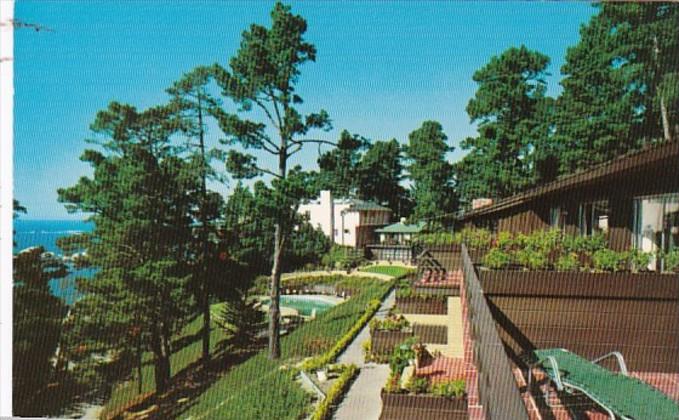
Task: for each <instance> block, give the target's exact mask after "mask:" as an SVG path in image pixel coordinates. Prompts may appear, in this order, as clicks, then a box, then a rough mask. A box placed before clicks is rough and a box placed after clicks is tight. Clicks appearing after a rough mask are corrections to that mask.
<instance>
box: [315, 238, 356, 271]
mask: <svg viewBox="0 0 679 420" xmlns="http://www.w3.org/2000/svg"><path fill="white" fill-rule="evenodd" d="M366 262H367V260H366V258H365V257H364V256H363V255H362V254H360V253H357V252H356V250H355V249H354V248H352V247H349V246H342V245H337V244H335V245H333V246H332V247H331V248H330V250H329V251H328V252H327V253H326V254H325V255H323V257H321V264H322V265H323V266H324V267H327V268H328V269H331V270H332V269H337V270H351V269H354V268H357V267H360V266H361V265H364V264H365V263H366Z"/></svg>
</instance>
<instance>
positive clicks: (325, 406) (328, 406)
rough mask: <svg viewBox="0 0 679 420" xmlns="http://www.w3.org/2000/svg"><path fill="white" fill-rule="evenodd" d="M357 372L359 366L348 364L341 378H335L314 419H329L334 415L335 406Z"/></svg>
mask: <svg viewBox="0 0 679 420" xmlns="http://www.w3.org/2000/svg"><path fill="white" fill-rule="evenodd" d="M357 374H358V368H357V367H356V365H353V364H351V365H349V366H347V367H346V368H345V369H344V370H343V372H342V374H340V376H339V378H337V380H335V382H334V383H333V384H332V386H331V387H330V390H329V391H328V394H327V395H326V396H325V399H324V400H323V401H321V403H320V404H319V405H318V407H317V408H316V411H315V412H314V414H313V416H311V418H312V420H327V419H329V418H331V417H332V410H333V407H334V406H335V405H336V404H337V403H338V402H339V400H340V399H341V398H342V396H343V395H344V394H345V393H346V392H347V390H348V389H349V386H350V385H351V381H352V380H353V379H354V378H355V377H356V375H357Z"/></svg>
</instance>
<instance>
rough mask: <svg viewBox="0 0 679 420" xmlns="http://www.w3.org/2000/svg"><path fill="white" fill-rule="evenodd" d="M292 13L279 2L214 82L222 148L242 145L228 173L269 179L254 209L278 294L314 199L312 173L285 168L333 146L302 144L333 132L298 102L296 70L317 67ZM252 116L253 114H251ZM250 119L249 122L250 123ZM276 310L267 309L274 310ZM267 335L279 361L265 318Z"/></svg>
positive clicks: (273, 320) (324, 117)
mask: <svg viewBox="0 0 679 420" xmlns="http://www.w3.org/2000/svg"><path fill="white" fill-rule="evenodd" d="M290 10H291V8H290V6H287V5H284V4H282V3H281V2H276V3H275V4H274V6H273V9H272V11H271V27H269V28H267V27H264V26H261V25H257V24H252V25H250V28H249V29H247V30H245V31H244V32H243V34H242V39H241V43H240V48H239V49H238V51H237V52H236V54H235V55H234V56H233V57H232V58H231V59H230V60H229V68H228V69H227V68H224V67H222V66H221V65H219V64H215V65H214V66H213V67H212V69H211V72H212V75H213V78H214V80H215V81H216V83H217V85H218V86H219V87H220V88H221V90H222V94H223V96H225V97H226V98H228V99H230V100H231V101H232V102H233V103H234V105H235V108H236V110H237V111H236V112H235V113H229V112H227V111H225V109H224V108H222V107H214V108H213V109H212V110H211V113H212V115H213V116H215V118H216V119H217V122H218V124H219V127H220V129H221V131H222V132H223V133H224V134H225V136H226V138H225V139H224V143H225V144H227V145H239V146H241V147H242V149H244V150H243V152H240V151H235V150H233V149H232V150H230V151H229V159H228V160H227V169H228V170H229V171H230V172H231V173H232V174H233V175H234V176H235V177H237V178H243V177H253V176H259V175H263V174H268V175H271V176H272V177H273V178H272V180H271V185H270V188H264V185H263V183H262V184H260V185H261V186H262V187H261V188H262V190H263V191H262V192H263V198H264V199H263V200H261V201H260V200H258V201H260V202H259V204H260V205H262V206H263V207H264V208H266V209H267V213H268V214H269V215H270V216H271V217H272V218H273V221H274V229H273V231H272V232H273V249H274V251H273V253H271V254H266V255H272V256H273V258H272V259H273V261H272V287H274V288H276V287H279V280H280V274H281V273H282V269H283V267H282V264H283V262H284V261H285V255H284V254H285V252H286V249H287V247H288V246H289V242H290V240H289V239H290V235H291V232H293V231H294V226H296V222H297V221H298V219H299V217H298V215H297V214H296V209H297V208H298V206H299V204H300V202H301V201H302V200H303V199H306V198H311V197H312V196H313V195H315V192H316V191H315V188H314V182H312V181H313V180H312V176H311V174H309V173H307V172H304V171H302V169H301V167H300V166H299V165H297V166H295V167H292V168H289V167H288V163H289V160H290V159H291V158H292V157H293V156H294V155H295V154H297V153H299V152H301V151H302V150H303V149H304V146H305V145H306V144H309V143H312V144H313V143H315V144H317V145H320V144H331V145H334V144H333V143H331V142H328V141H323V140H318V139H317V138H310V137H307V135H308V133H309V132H310V131H314V130H324V131H328V130H330V129H331V128H332V125H331V124H330V117H329V115H328V113H327V112H326V111H325V110H319V111H317V112H311V113H309V114H306V115H302V114H301V113H300V109H299V108H300V107H299V106H300V104H301V103H302V102H303V99H302V98H301V97H300V96H299V95H298V94H297V92H296V86H297V82H298V80H299V76H300V73H301V72H300V68H301V66H302V65H303V64H304V63H306V62H309V61H315V60H316V48H315V47H314V45H313V44H311V43H309V42H307V41H306V40H305V38H304V35H305V33H306V30H307V23H306V21H305V20H304V18H303V17H302V16H299V15H295V14H293V13H291V11H290ZM255 109H256V113H252V111H253V110H255ZM247 116H254V119H248V118H247ZM250 150H257V151H260V152H264V153H266V154H268V155H269V156H270V157H272V158H273V160H274V162H276V163H277V165H276V166H275V169H273V170H272V169H269V168H267V167H265V166H262V165H261V164H260V163H259V162H258V160H257V157H256V156H255V155H253V154H251V153H249V151H250ZM276 307H277V305H272V308H276ZM269 322H270V327H271V330H272V335H271V337H270V340H269V347H270V352H271V355H272V357H279V356H280V338H279V334H278V330H279V328H280V326H279V324H278V318H277V317H276V316H271V317H270V318H269Z"/></svg>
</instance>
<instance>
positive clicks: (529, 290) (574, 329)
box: [479, 271, 679, 373]
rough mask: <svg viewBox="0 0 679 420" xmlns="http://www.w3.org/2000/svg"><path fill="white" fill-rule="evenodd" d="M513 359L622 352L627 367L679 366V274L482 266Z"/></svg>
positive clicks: (674, 368) (659, 368)
mask: <svg viewBox="0 0 679 420" xmlns="http://www.w3.org/2000/svg"><path fill="white" fill-rule="evenodd" d="M479 278H480V281H481V285H482V288H483V291H484V294H485V296H486V300H487V302H488V305H489V307H490V309H491V312H492V315H493V318H494V319H495V321H496V323H497V328H498V331H499V333H500V337H501V339H502V341H503V343H504V345H505V347H506V350H507V352H508V354H509V356H510V358H511V359H512V360H513V361H514V362H515V363H517V364H518V365H522V360H521V356H522V355H524V354H526V353H527V352H529V351H532V350H534V349H536V348H551V347H563V348H567V349H569V350H571V351H573V352H576V353H578V354H580V355H582V356H584V357H587V358H594V357H596V356H600V355H603V354H605V353H608V352H610V351H614V350H617V351H620V352H621V353H622V354H623V356H624V357H625V360H626V362H627V366H628V367H629V369H630V370H633V371H641V372H669V373H677V372H679V275H669V274H629V273H553V272H519V271H515V272H512V271H504V272H502V271H495V272H493V271H479Z"/></svg>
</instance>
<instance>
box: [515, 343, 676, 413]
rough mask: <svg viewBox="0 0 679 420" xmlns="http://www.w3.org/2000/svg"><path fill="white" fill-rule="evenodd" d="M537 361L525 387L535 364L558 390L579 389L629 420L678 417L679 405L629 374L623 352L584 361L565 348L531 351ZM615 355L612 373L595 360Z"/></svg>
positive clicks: (607, 409) (609, 410) (596, 401)
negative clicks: (616, 362) (614, 366)
mask: <svg viewBox="0 0 679 420" xmlns="http://www.w3.org/2000/svg"><path fill="white" fill-rule="evenodd" d="M533 354H534V356H535V358H536V359H537V361H535V362H534V363H532V364H530V365H529V369H528V388H529V389H530V387H531V381H532V376H533V375H532V373H533V368H534V367H540V368H542V370H544V372H545V373H546V374H547V376H548V377H549V378H550V380H551V381H552V382H554V384H555V385H556V388H557V390H558V391H566V392H569V393H572V392H574V391H580V392H582V393H583V394H585V395H586V396H587V397H589V398H590V399H591V400H592V401H594V402H595V403H596V404H598V405H599V406H601V407H602V408H603V409H604V410H606V411H607V412H608V415H609V416H610V418H611V419H612V420H613V419H615V418H616V416H618V417H620V418H622V419H631V420H642V419H644V420H645V419H649V420H664V419H667V420H677V419H679V405H677V403H676V402H674V401H673V400H671V399H670V398H669V397H668V396H667V395H665V394H663V393H662V392H660V391H658V390H657V389H655V388H653V387H652V386H650V385H648V384H647V383H645V382H643V381H641V380H639V379H637V378H634V377H631V376H629V375H628V372H627V366H626V365H625V360H624V359H623V357H622V355H621V354H620V353H619V352H617V351H615V352H611V353H608V354H606V355H604V356H601V357H598V358H596V359H594V360H587V359H585V358H583V357H580V356H578V355H577V354H575V353H571V352H570V351H568V350H566V349H544V350H535V351H534V352H533ZM608 357H615V359H616V360H617V361H618V366H619V368H620V372H612V371H610V370H608V369H605V368H604V367H602V366H601V365H599V364H598V363H599V362H600V361H602V360H604V359H607V358H608Z"/></svg>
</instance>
